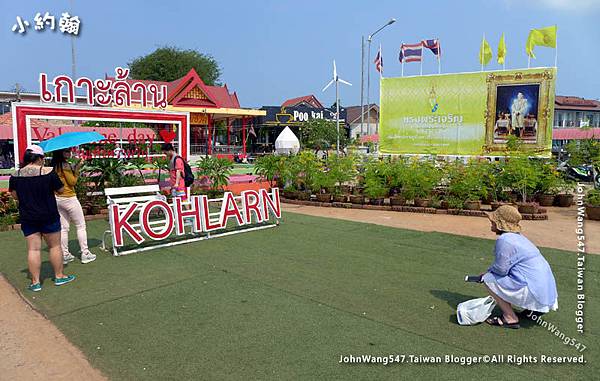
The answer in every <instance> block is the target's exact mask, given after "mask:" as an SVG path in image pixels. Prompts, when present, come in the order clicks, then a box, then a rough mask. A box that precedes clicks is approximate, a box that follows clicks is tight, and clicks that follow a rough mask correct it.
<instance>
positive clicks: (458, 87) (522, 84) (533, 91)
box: [380, 68, 556, 156]
mask: <svg viewBox="0 0 600 381" xmlns="http://www.w3.org/2000/svg"><path fill="white" fill-rule="evenodd" d="M555 79H556V69H555V68H536V69H523V70H502V71H487V72H475V73H460V74H442V75H428V76H414V77H400V78H383V79H382V80H381V111H380V112H381V120H380V151H381V152H382V153H389V154H440V155H490V156H494V155H500V154H506V152H507V143H508V142H509V141H511V140H512V141H515V142H518V143H521V144H516V146H517V147H520V148H519V149H520V150H522V151H525V152H528V153H530V154H532V155H539V156H546V155H549V154H550V150H551V147H552V119H553V115H554V83H555ZM511 136H513V137H514V138H511Z"/></svg>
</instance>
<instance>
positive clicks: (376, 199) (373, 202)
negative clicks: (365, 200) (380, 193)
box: [369, 197, 385, 206]
mask: <svg viewBox="0 0 600 381" xmlns="http://www.w3.org/2000/svg"><path fill="white" fill-rule="evenodd" d="M384 200H385V199H384V198H383V197H374V198H369V203H370V204H371V205H379V206H382V205H383V201H384Z"/></svg>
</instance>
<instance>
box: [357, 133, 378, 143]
mask: <svg viewBox="0 0 600 381" xmlns="http://www.w3.org/2000/svg"><path fill="white" fill-rule="evenodd" d="M359 141H360V142H361V143H369V142H373V143H377V142H378V141H379V135H378V134H373V135H363V136H361V137H360V139H359Z"/></svg>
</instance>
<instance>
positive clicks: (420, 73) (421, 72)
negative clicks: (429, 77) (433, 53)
mask: <svg viewBox="0 0 600 381" xmlns="http://www.w3.org/2000/svg"><path fill="white" fill-rule="evenodd" d="M419 75H423V46H421V69H420V71H419Z"/></svg>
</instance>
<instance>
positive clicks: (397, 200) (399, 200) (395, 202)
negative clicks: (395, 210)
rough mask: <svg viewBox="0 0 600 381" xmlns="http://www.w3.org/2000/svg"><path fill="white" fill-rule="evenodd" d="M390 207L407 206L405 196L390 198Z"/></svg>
mask: <svg viewBox="0 0 600 381" xmlns="http://www.w3.org/2000/svg"><path fill="white" fill-rule="evenodd" d="M390 205H392V206H403V205H406V199H405V198H404V196H392V197H390Z"/></svg>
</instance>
